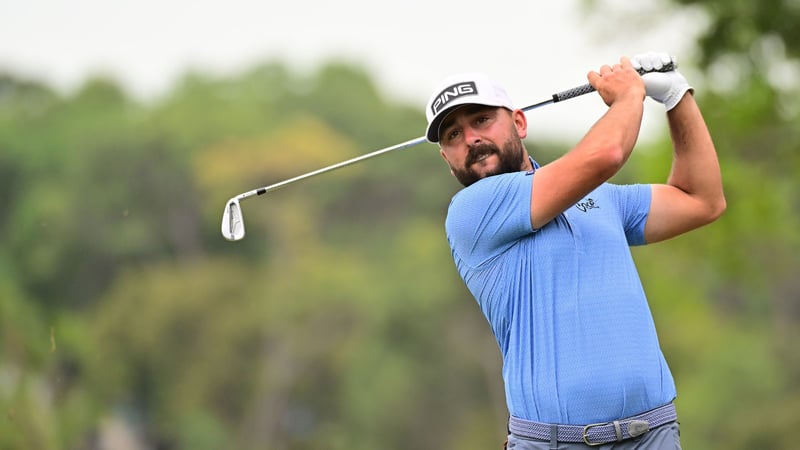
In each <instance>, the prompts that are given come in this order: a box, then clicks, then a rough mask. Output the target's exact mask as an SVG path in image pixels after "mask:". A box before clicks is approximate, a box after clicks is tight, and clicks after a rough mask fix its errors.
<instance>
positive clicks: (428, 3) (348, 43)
mask: <svg viewBox="0 0 800 450" xmlns="http://www.w3.org/2000/svg"><path fill="white" fill-rule="evenodd" d="M579 1H580V0H560V1H553V2H539V1H532V0H516V1H512V0H492V1H486V0H483V1H475V0H459V1H455V0H441V1H437V0H403V1H402V2H391V3H390V2H381V1H369V0H336V1H327V0H306V1H302V0H296V1H275V0H224V1H223V0H24V1H20V0H0V70H3V71H11V72H12V73H14V74H17V75H20V76H25V77H31V78H34V79H38V80H42V81H45V82H47V83H48V84H50V85H52V86H53V87H55V88H57V89H59V90H61V91H63V92H66V93H68V92H71V91H72V90H74V89H75V88H76V87H77V86H79V85H80V84H81V83H82V82H83V81H84V80H85V79H86V78H87V77H88V76H90V75H91V74H96V73H103V74H106V75H109V76H111V77H112V78H113V79H115V80H117V81H118V82H119V83H120V84H122V85H123V87H124V88H125V89H126V90H127V91H128V92H129V93H131V95H133V96H135V97H137V98H139V99H142V100H149V99H157V98H158V96H159V95H161V94H163V93H164V92H166V91H167V90H169V89H170V87H171V86H172V85H173V83H174V82H175V81H176V79H177V78H179V77H180V76H181V75H182V74H184V73H185V72H186V71H187V70H189V69H202V70H206V71H208V72H210V73H214V74H217V75H223V76H224V75H233V74H236V73H238V72H240V71H243V70H246V69H248V68H250V67H252V66H253V65H255V64H257V63H260V62H264V61H271V60H276V59H277V60H280V61H283V62H285V63H287V64H289V65H290V66H291V67H292V68H293V69H295V70H298V71H301V72H304V71H311V70H313V69H314V68H315V67H317V66H318V65H319V64H321V63H322V62H324V61H328V60H331V59H334V58H335V59H344V60H346V61H349V62H353V63H355V64H358V65H360V66H362V67H364V68H365V69H366V70H367V71H368V72H369V73H371V74H373V75H374V77H375V80H376V82H377V83H378V84H379V87H380V88H381V90H382V91H383V92H385V93H386V95H387V96H389V97H391V98H393V99H397V100H401V101H404V102H408V103H410V104H419V105H420V109H422V108H423V107H424V103H425V101H426V100H427V97H428V95H429V94H430V92H429V91H430V89H432V88H433V86H434V85H435V84H436V83H437V82H438V81H439V80H440V79H441V78H443V77H445V76H446V75H449V74H451V73H453V72H460V71H481V72H485V73H488V74H489V75H490V76H492V77H493V78H495V79H496V80H498V81H499V82H501V83H502V84H504V85H505V86H506V89H507V90H508V92H509V94H510V95H511V96H512V98H513V99H514V101H515V103H516V104H517V106H520V107H522V106H525V105H528V104H532V103H536V102H538V101H541V100H545V99H547V98H549V96H550V95H551V94H553V93H554V92H558V91H561V90H564V89H568V88H572V87H574V86H577V85H580V84H583V83H585V82H586V73H587V72H588V71H589V70H595V69H597V68H598V67H599V66H600V65H602V64H604V63H609V62H616V61H617V60H618V58H619V56H620V55H623V54H625V55H632V54H635V53H639V52H642V51H647V50H664V51H668V52H671V53H674V54H678V55H680V53H679V52H682V51H683V52H685V51H687V49H690V48H691V45H690V43H689V42H687V39H688V37H689V36H688V35H687V33H686V31H685V30H682V29H681V27H680V26H677V25H676V24H677V23H680V22H681V20H683V19H678V18H672V20H659V21H656V22H658V23H659V24H660V26H659V27H657V28H653V29H652V30H651V32H648V33H644V34H643V35H639V36H635V37H634V38H632V37H631V35H630V34H627V33H622V32H620V33H615V32H614V27H615V26H618V28H619V29H620V31H621V30H622V28H624V24H612V25H613V26H611V27H609V26H608V24H606V26H605V27H602V26H600V27H598V26H597V24H598V23H602V22H603V20H602V19H603V17H595V18H590V19H586V18H584V16H583V15H582V14H581V13H580V12H579V11H578V4H579ZM626 3H627V2H626ZM645 3H647V2H645ZM598 16H599V15H598ZM600 28H604V29H603V30H600ZM657 106H658V105H650V106H649V107H648V118H647V120H646V123H645V129H646V130H647V129H652V130H653V131H652V132H655V133H658V132H661V131H662V130H663V127H662V122H663V118H662V117H661V115H660V114H659V113H660V112H661V111H663V109H658V108H657ZM604 110H605V107H604V105H603V104H602V102H601V100H600V99H599V97H597V96H596V95H594V94H590V95H587V96H584V97H582V98H579V99H575V100H571V101H569V102H565V103H561V104H557V105H552V106H548V107H547V108H544V109H540V110H538V111H535V112H531V113H530V114H529V122H530V130H531V133H533V135H534V136H535V135H536V133H540V134H545V135H548V134H562V133H568V134H571V135H576V136H579V135H581V134H582V133H583V132H584V131H585V130H586V129H587V128H588V126H590V125H591V123H593V122H594V120H595V119H596V118H598V117H599V116H600V115H601V114H602V112H603V111H604ZM650 116H652V118H651V117H650ZM651 122H655V124H654V125H650V123H651ZM422 127H424V124H421V128H420V130H421V131H422ZM420 134H422V133H420Z"/></svg>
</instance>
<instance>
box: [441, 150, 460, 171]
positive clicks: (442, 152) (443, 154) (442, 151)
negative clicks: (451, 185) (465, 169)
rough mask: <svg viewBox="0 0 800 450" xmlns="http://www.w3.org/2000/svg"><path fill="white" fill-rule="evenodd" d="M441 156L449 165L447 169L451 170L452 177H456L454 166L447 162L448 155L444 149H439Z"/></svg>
mask: <svg viewBox="0 0 800 450" xmlns="http://www.w3.org/2000/svg"><path fill="white" fill-rule="evenodd" d="M439 154H440V155H442V159H443V160H444V162H446V163H447V167H449V168H450V175H453V176H455V175H456V174H455V173H453V166H452V165H451V164H450V161H448V160H447V155H445V153H444V149H442V148H441V147H440V148H439Z"/></svg>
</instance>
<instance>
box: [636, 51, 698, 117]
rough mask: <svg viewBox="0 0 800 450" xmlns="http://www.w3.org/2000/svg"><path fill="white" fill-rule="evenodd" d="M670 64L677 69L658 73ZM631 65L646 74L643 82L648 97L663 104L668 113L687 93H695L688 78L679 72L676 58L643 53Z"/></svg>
mask: <svg viewBox="0 0 800 450" xmlns="http://www.w3.org/2000/svg"><path fill="white" fill-rule="evenodd" d="M670 63H672V64H673V66H674V67H675V68H674V69H673V70H671V71H669V72H658V70H661V69H663V68H664V66H666V65H668V64H670ZM631 64H633V68H634V69H636V70H637V71H644V72H645V74H644V75H642V80H644V87H645V90H646V92H647V96H648V97H650V98H652V99H653V100H655V101H657V102H659V103H663V104H664V106H666V108H667V111H669V110H671V109H672V108H674V107H675V105H677V104H678V102H680V101H681V99H682V98H683V96H684V95H685V94H686V91H694V89H693V88H692V87H691V86H689V82H688V81H686V78H685V77H684V76H683V75H682V74H681V73H680V72H678V69H677V67H678V63H677V61H675V58H673V57H672V56H670V55H668V54H666V53H656V52H647V53H642V54H639V55H636V56H634V57H633V58H631Z"/></svg>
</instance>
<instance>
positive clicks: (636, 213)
mask: <svg viewBox="0 0 800 450" xmlns="http://www.w3.org/2000/svg"><path fill="white" fill-rule="evenodd" d="M612 186H613V187H614V192H615V196H616V200H617V206H618V208H619V211H620V215H621V218H622V224H623V227H624V229H625V237H626V238H627V240H628V245H632V246H633V245H645V244H647V242H646V241H645V239H644V226H645V224H646V223H647V217H648V215H649V213H650V199H651V190H652V189H651V186H650V185H649V184H630V185H612Z"/></svg>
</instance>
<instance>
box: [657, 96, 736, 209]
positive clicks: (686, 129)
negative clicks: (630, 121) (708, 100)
mask: <svg viewBox="0 0 800 450" xmlns="http://www.w3.org/2000/svg"><path fill="white" fill-rule="evenodd" d="M667 117H668V119H669V129H670V135H671V137H672V142H673V146H674V156H673V163H672V171H671V173H670V176H669V179H668V181H667V183H668V184H670V185H672V186H675V187H677V188H678V189H681V190H682V191H684V192H686V193H687V194H689V195H691V196H693V197H694V198H696V199H697V200H699V201H701V202H703V203H704V204H706V205H707V206H708V208H709V211H710V212H712V213H715V215H718V214H719V213H721V212H722V210H724V209H725V196H724V194H723V191H722V175H721V173H720V167H719V160H718V159H717V153H716V149H715V148H714V142H713V141H712V139H711V135H710V134H709V131H708V128H707V127H706V123H705V120H704V119H703V116H702V114H701V112H700V109H699V108H698V106H697V103H695V100H694V97H693V96H692V94H689V93H687V94H686V95H685V96H684V97H683V99H682V100H681V101H680V103H678V105H677V106H675V108H673V109H672V110H670V111H669V112H668V113H667Z"/></svg>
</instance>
